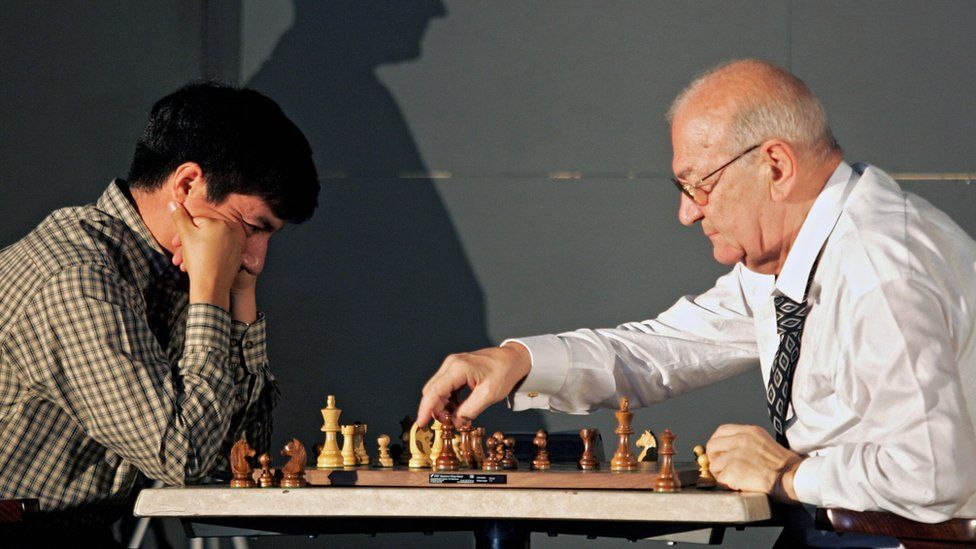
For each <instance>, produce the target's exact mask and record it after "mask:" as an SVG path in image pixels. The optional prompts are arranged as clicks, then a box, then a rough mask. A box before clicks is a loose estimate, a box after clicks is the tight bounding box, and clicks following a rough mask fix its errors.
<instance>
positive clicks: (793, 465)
mask: <svg viewBox="0 0 976 549" xmlns="http://www.w3.org/2000/svg"><path fill="white" fill-rule="evenodd" d="M801 463H803V458H799V459H796V460H792V461H790V463H788V464H787V466H786V467H785V468H783V469H781V470H780V471H779V472H778V473H777V476H776V485H775V487H774V489H773V494H772V495H773V496H774V497H776V499H779V500H781V501H785V502H789V503H793V502H796V501H798V499H797V497H796V487H795V485H794V482H793V481H794V479H795V478H796V471H797V469H799V468H800V464H801Z"/></svg>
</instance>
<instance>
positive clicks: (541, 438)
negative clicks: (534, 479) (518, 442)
mask: <svg viewBox="0 0 976 549" xmlns="http://www.w3.org/2000/svg"><path fill="white" fill-rule="evenodd" d="M548 441H549V433H547V432H546V430H545V429H539V431H538V432H537V433H536V434H535V438H533V439H532V446H535V459H533V460H532V468H533V469H536V470H538V471H545V470H546V469H549V468H550V465H551V464H550V462H549V450H546V444H548Z"/></svg>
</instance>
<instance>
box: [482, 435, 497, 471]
mask: <svg viewBox="0 0 976 549" xmlns="http://www.w3.org/2000/svg"><path fill="white" fill-rule="evenodd" d="M497 445H498V439H496V438H495V437H488V440H486V441H485V458H484V460H483V461H482V462H481V469H482V470H484V471H500V470H501V468H502V463H501V462H500V461H498V460H497V459H496V458H495V449H496V448H495V447H496V446H497Z"/></svg>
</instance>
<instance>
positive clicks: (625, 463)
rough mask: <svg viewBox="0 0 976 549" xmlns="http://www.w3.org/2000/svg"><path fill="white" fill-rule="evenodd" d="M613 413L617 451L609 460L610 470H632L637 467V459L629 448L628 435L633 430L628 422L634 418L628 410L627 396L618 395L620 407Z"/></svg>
mask: <svg viewBox="0 0 976 549" xmlns="http://www.w3.org/2000/svg"><path fill="white" fill-rule="evenodd" d="M614 415H616V416H617V428H616V429H615V430H614V431H613V432H614V433H615V434H616V435H617V451H616V452H614V454H613V459H611V460H610V470H611V471H632V470H634V469H636V468H637V460H636V459H635V458H634V452H632V451H631V449H630V435H631V434H633V432H634V431H632V430H631V428H630V422H631V421H633V419H634V413H633V412H631V411H630V400H629V399H628V398H627V397H620V409H619V410H618V411H617V413H616V414H614Z"/></svg>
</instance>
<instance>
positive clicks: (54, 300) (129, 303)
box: [0, 180, 278, 524]
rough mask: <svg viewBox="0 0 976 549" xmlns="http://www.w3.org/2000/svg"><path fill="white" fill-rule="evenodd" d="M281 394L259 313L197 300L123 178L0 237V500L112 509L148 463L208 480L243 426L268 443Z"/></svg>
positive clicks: (98, 514) (88, 514) (80, 513)
mask: <svg viewBox="0 0 976 549" xmlns="http://www.w3.org/2000/svg"><path fill="white" fill-rule="evenodd" d="M277 400H278V389H277V385H276V383H275V381H274V376H272V375H271V372H270V371H269V369H268V364H267V355H266V347H265V321H264V319H263V317H261V318H260V319H259V320H258V321H256V322H254V323H253V324H250V325H248V324H244V323H242V322H232V321H231V317H230V315H229V314H228V313H227V311H225V310H224V309H222V308H220V307H216V306H213V305H208V304H193V305H188V286H187V280H186V277H185V276H184V275H182V274H181V273H180V271H179V269H177V268H175V267H173V265H172V264H171V263H170V259H169V256H168V255H167V254H166V253H164V252H163V250H162V249H161V248H160V247H159V245H158V244H157V243H156V241H155V240H154V239H153V237H152V235H151V234H150V232H149V229H148V228H147V227H146V226H145V224H144V223H143V222H142V219H141V218H140V217H139V214H138V212H137V211H136V209H135V207H134V206H133V204H132V203H131V202H130V199H129V198H128V190H127V186H126V184H125V182H123V181H119V180H117V181H114V182H112V184H110V185H109V187H108V189H107V190H106V191H105V192H104V194H102V196H101V198H99V200H98V203H97V204H95V205H88V206H83V207H78V208H65V209H61V210H57V211H55V212H54V213H52V214H51V215H50V216H48V217H47V219H45V220H44V221H42V222H41V224H40V225H38V226H37V228H36V229H34V231H32V232H31V233H30V234H29V235H27V236H26V237H25V238H24V239H23V240H21V241H19V242H17V243H16V244H13V245H11V246H9V247H7V248H5V249H4V250H3V251H0V499H3V498H38V499H39V500H40V505H41V510H42V511H59V512H60V511H71V512H70V513H58V514H56V515H54V516H55V517H76V519H75V520H71V519H67V522H81V523H89V524H91V523H96V524H97V523H100V522H108V521H111V520H113V518H115V515H117V514H118V513H119V512H120V511H121V510H122V509H123V508H124V507H123V506H124V504H125V503H126V502H127V500H128V498H129V496H130V495H131V494H130V493H131V492H132V489H133V486H134V484H135V481H136V478H137V473H138V472H139V471H141V472H142V473H144V474H145V475H146V476H148V477H149V478H153V479H160V480H162V481H164V482H165V483H167V484H175V485H181V484H184V483H188V482H193V481H196V480H199V479H200V478H201V477H203V476H204V475H206V474H207V473H209V472H210V471H211V469H213V468H215V466H216V467H219V466H221V465H226V462H227V455H228V452H229V450H230V446H231V444H232V443H233V441H234V440H236V439H237V438H239V437H240V436H241V435H243V434H246V436H247V439H248V441H249V443H250V444H251V446H253V447H254V448H255V449H256V450H258V452H264V451H267V450H268V446H269V445H270V434H271V416H270V413H271V409H272V407H273V406H274V405H275V403H276V402H277ZM245 431H246V432H245Z"/></svg>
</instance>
